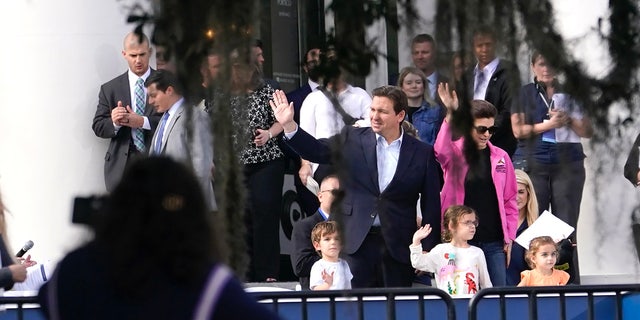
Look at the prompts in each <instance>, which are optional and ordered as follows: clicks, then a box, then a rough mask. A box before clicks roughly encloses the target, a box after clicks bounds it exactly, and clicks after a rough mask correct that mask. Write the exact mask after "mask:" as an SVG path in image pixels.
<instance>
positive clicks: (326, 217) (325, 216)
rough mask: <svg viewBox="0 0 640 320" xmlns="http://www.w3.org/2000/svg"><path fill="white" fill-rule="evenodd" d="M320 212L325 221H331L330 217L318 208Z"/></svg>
mask: <svg viewBox="0 0 640 320" xmlns="http://www.w3.org/2000/svg"><path fill="white" fill-rule="evenodd" d="M318 212H319V213H320V215H321V216H322V219H324V221H327V220H329V215H328V214H326V213H324V211H322V209H321V208H318Z"/></svg>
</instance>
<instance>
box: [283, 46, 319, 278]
mask: <svg viewBox="0 0 640 320" xmlns="http://www.w3.org/2000/svg"><path fill="white" fill-rule="evenodd" d="M319 63H320V49H318V48H310V49H309V50H307V52H306V53H305V55H304V60H303V61H302V69H303V70H304V72H305V73H306V74H307V76H308V77H309V79H308V80H307V83H306V84H305V85H303V86H301V87H300V88H298V89H296V90H293V91H291V92H289V93H287V99H288V100H289V101H291V102H293V107H294V108H295V112H294V114H293V119H294V121H295V122H296V123H300V107H302V102H303V101H304V99H305V98H306V97H307V96H308V95H309V94H310V93H311V92H313V91H314V90H316V89H317V88H318V86H319V85H320V84H319V83H318V81H320V74H319V71H318V68H317V66H318V64H319ZM282 149H283V151H284V153H285V154H286V155H287V158H289V159H292V161H293V166H292V168H291V169H292V171H293V179H294V180H293V181H294V184H295V186H296V192H297V194H298V201H299V204H300V207H301V208H302V211H304V213H305V216H311V215H313V213H314V212H316V209H318V206H319V205H320V203H319V202H318V197H317V196H316V195H315V194H313V193H312V192H311V191H309V189H307V187H305V184H306V181H304V182H303V181H302V180H300V175H299V174H298V171H300V161H301V159H300V157H299V156H298V155H297V154H296V153H295V152H292V151H291V150H289V148H286V147H285V148H282ZM318 182H320V181H318ZM310 236H311V235H309V237H310ZM307 280H308V279H307ZM307 282H308V281H307Z"/></svg>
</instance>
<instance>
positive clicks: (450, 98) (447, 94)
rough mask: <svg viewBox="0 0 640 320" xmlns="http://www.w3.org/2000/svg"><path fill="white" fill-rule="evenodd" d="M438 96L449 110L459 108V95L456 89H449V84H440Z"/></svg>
mask: <svg viewBox="0 0 640 320" xmlns="http://www.w3.org/2000/svg"><path fill="white" fill-rule="evenodd" d="M438 96H440V100H442V103H443V104H444V106H445V107H446V108H447V111H449V112H451V111H455V110H457V109H458V95H457V94H456V91H455V90H452V91H449V84H448V83H446V82H444V83H440V84H439V85H438Z"/></svg>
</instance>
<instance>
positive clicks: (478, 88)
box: [473, 58, 500, 100]
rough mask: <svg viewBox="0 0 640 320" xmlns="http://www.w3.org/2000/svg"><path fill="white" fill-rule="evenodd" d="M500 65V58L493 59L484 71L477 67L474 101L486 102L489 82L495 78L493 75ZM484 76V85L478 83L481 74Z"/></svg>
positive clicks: (475, 69)
mask: <svg viewBox="0 0 640 320" xmlns="http://www.w3.org/2000/svg"><path fill="white" fill-rule="evenodd" d="M498 63H500V59H499V58H495V59H493V60H492V61H491V62H490V63H489V64H488V65H486V66H485V67H484V68H483V69H482V70H480V69H479V68H478V65H477V64H476V67H475V68H474V69H473V75H474V78H473V89H474V90H473V99H474V100H485V96H486V95H487V87H489V80H491V77H492V76H493V73H494V72H495V71H496V69H497V68H498ZM480 73H483V74H484V80H483V81H482V83H478V77H479V74H480Z"/></svg>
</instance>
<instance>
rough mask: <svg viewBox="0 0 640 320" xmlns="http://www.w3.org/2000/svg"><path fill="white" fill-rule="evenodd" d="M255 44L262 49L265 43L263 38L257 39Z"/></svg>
mask: <svg viewBox="0 0 640 320" xmlns="http://www.w3.org/2000/svg"><path fill="white" fill-rule="evenodd" d="M253 46H254V47H258V48H260V49H263V43H262V40H260V39H256V40H255V41H254V42H253Z"/></svg>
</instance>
